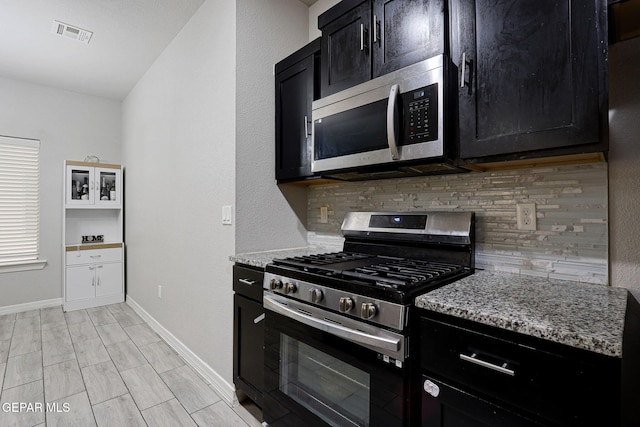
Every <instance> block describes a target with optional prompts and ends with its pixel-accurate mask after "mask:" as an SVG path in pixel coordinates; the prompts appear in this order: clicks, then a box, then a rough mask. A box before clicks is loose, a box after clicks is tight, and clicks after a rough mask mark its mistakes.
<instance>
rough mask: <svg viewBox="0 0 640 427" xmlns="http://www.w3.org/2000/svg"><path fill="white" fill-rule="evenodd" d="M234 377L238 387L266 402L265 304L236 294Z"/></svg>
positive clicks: (253, 398) (254, 398)
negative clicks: (264, 390)
mask: <svg viewBox="0 0 640 427" xmlns="http://www.w3.org/2000/svg"><path fill="white" fill-rule="evenodd" d="M233 301H234V315H233V330H234V336H233V342H234V345H233V378H234V383H235V384H236V386H237V387H238V388H240V389H241V390H242V391H243V392H245V393H246V394H247V396H249V398H251V399H252V400H253V401H254V402H256V403H257V404H258V405H260V406H262V390H263V389H264V348H263V347H264V308H263V307H262V305H261V304H260V303H257V302H255V301H253V300H250V299H248V298H245V297H243V296H241V295H238V294H235V295H234V297H233Z"/></svg>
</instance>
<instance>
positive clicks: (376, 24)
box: [373, 15, 380, 43]
mask: <svg viewBox="0 0 640 427" xmlns="http://www.w3.org/2000/svg"><path fill="white" fill-rule="evenodd" d="M379 31H380V21H378V18H377V16H376V15H373V42H374V43H378V41H379V40H380V39H379V36H378V32H379Z"/></svg>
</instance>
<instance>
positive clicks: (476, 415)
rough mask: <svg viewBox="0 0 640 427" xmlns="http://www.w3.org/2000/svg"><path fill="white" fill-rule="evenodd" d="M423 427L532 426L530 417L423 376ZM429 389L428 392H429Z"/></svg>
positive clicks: (533, 424) (534, 424)
mask: <svg viewBox="0 0 640 427" xmlns="http://www.w3.org/2000/svg"><path fill="white" fill-rule="evenodd" d="M422 384H423V390H422V402H421V409H422V413H421V416H420V420H421V422H422V423H421V424H420V425H421V426H422V427H533V426H540V425H541V424H539V423H536V422H534V421H532V420H530V419H527V418H525V417H523V416H521V415H518V414H516V413H514V412H512V411H509V410H507V409H505V408H502V407H500V406H498V405H496V404H494V403H490V402H488V401H487V400H485V399H482V398H480V397H478V396H477V395H474V394H471V393H469V392H466V391H463V390H461V389H460V388H457V387H454V386H450V385H448V384H445V383H443V382H441V381H438V380H435V379H433V378H430V377H427V376H423V377H422ZM427 390H428V391H427Z"/></svg>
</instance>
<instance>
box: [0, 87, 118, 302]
mask: <svg viewBox="0 0 640 427" xmlns="http://www.w3.org/2000/svg"><path fill="white" fill-rule="evenodd" d="M0 94H2V95H1V96H0V134H2V135H5V136H15V137H25V138H33V139H39V140H40V194H41V198H40V254H41V258H43V259H46V260H47V265H46V266H45V268H44V269H42V270H35V271H26V272H16V273H0V307H5V306H11V305H17V304H25V303H31V302H37V301H44V300H49V299H54V298H62V244H63V243H62V203H63V202H62V197H63V185H62V180H63V167H64V160H67V159H70V160H84V158H85V156H87V155H96V156H98V157H99V158H100V159H101V160H102V161H103V162H109V163H120V160H121V157H120V147H121V126H122V124H121V106H120V102H118V101H114V100H110V99H105V98H99V97H94V96H88V95H81V94H77V93H74V92H68V91H64V90H59V89H54V88H50V87H45V86H38V85H32V84H28V83H23V82H20V81H16V80H10V79H5V78H0Z"/></svg>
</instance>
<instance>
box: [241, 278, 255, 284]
mask: <svg viewBox="0 0 640 427" xmlns="http://www.w3.org/2000/svg"><path fill="white" fill-rule="evenodd" d="M238 282H240V283H243V284H245V285H249V286H253V285H255V284H256V281H255V280H249V279H238Z"/></svg>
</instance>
